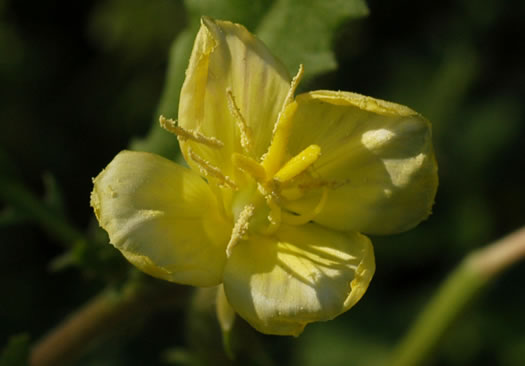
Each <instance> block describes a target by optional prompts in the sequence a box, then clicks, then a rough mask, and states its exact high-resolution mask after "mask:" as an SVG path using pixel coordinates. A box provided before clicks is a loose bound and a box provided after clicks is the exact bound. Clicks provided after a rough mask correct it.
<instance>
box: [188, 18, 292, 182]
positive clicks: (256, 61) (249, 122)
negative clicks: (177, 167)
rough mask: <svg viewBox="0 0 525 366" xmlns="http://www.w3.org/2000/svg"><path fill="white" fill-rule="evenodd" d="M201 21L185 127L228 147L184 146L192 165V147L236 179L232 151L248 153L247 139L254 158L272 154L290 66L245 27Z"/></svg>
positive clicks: (190, 74) (191, 62) (216, 21)
mask: <svg viewBox="0 0 525 366" xmlns="http://www.w3.org/2000/svg"><path fill="white" fill-rule="evenodd" d="M201 23H202V25H201V28H200V30H199V33H198V34H197V38H196V40H195V44H194V48H193V52H192V55H191V58H190V64H189V67H188V70H187V71H186V79H185V81H184V85H183V87H182V90H181V96H180V106H179V116H178V119H179V125H180V126H181V127H183V128H185V129H188V130H195V131H198V132H199V133H201V134H203V135H204V136H209V137H212V136H213V137H216V138H217V139H219V140H220V141H222V142H223V143H224V147H222V148H220V149H213V148H210V147H206V146H204V145H202V144H198V143H195V142H193V141H191V142H190V141H187V142H183V143H182V146H181V147H182V150H183V152H184V154H185V157H186V160H188V162H189V163H190V165H192V164H193V163H192V161H191V159H189V156H188V147H190V146H191V148H192V149H193V151H195V153H196V154H198V155H200V156H201V157H202V158H204V159H206V160H207V161H209V162H210V163H211V164H212V165H214V166H216V167H218V168H219V169H220V170H221V171H222V172H223V174H225V175H229V176H231V175H232V174H233V173H232V170H233V167H232V163H231V156H232V153H233V152H243V153H244V152H245V148H243V146H241V141H242V140H244V141H245V142H246V141H248V142H249V143H251V145H252V154H251V155H252V157H255V158H259V157H260V156H261V155H262V154H263V153H265V152H266V150H267V148H268V145H269V143H270V140H271V135H272V129H273V125H274V123H275V122H276V120H277V116H278V113H279V111H280V109H281V107H282V105H283V102H284V99H285V97H286V93H287V91H288V88H289V80H290V79H289V76H288V73H287V71H286V69H285V68H284V66H283V65H282V64H281V63H280V62H279V61H278V60H277V59H276V58H274V57H273V56H272V54H271V53H270V51H269V50H268V49H267V48H266V46H265V45H264V44H263V43H262V42H261V41H259V40H258V39H257V38H256V37H254V36H253V35H252V34H251V33H250V32H248V31H247V30H246V28H244V27H243V26H241V25H239V24H234V23H230V22H227V21H219V20H213V19H211V18H207V17H204V18H202V21H201ZM237 112H239V113H237ZM239 115H240V116H241V117H242V118H239ZM243 120H244V123H243ZM250 141H251V142H250ZM248 145H249V144H248ZM248 149H249V146H248Z"/></svg>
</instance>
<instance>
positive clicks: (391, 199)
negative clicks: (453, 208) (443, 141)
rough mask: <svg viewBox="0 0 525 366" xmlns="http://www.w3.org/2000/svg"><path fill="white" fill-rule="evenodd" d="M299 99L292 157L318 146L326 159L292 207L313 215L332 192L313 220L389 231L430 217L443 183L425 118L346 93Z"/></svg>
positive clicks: (316, 166)
mask: <svg viewBox="0 0 525 366" xmlns="http://www.w3.org/2000/svg"><path fill="white" fill-rule="evenodd" d="M296 100H297V103H298V109H297V112H296V114H295V115H294V121H293V130H292V133H291V136H292V138H291V139H290V143H289V146H288V149H289V153H290V155H291V156H294V155H296V154H297V153H298V152H300V151H302V150H303V149H304V148H305V147H306V146H309V145H311V144H316V145H319V146H320V147H321V157H320V158H319V159H318V160H317V161H316V162H315V163H314V164H313V165H312V166H311V168H310V176H309V177H308V178H307V179H305V181H304V182H303V183H302V184H303V187H310V188H311V189H309V190H308V189H307V190H306V191H307V193H306V195H305V196H304V197H303V198H302V199H299V200H296V201H293V202H289V203H288V204H287V207H288V208H289V209H290V210H292V211H295V212H297V213H299V214H306V213H308V212H312V210H314V208H315V207H316V206H317V205H318V204H319V202H320V200H321V197H322V195H323V194H322V191H323V189H328V195H327V199H326V203H325V204H324V206H323V208H322V210H321V212H320V213H318V215H317V216H316V217H315V222H318V223H320V224H322V225H324V226H327V227H330V228H334V229H337V230H357V231H361V232H365V233H370V234H389V233H395V232H401V231H405V230H408V229H410V228H412V227H413V226H415V225H417V224H418V223H419V222H420V221H421V220H423V219H425V218H426V217H427V216H428V215H429V213H430V209H431V207H432V204H433V202H434V196H435V194H436V189H437V182H438V180H437V164H436V161H435V158H434V152H433V148H432V138H431V129H430V123H429V122H428V121H427V120H426V119H424V118H423V117H422V116H420V115H419V114H417V113H416V112H414V111H412V110H411V109H409V108H407V107H404V106H401V105H398V104H394V103H389V102H385V101H382V100H378V99H373V98H370V97H365V96H362V95H359V94H354V93H348V92H332V91H315V92H310V93H306V94H302V95H299V96H298V97H297V99H296ZM303 179H304V177H303ZM323 187H324V188H323Z"/></svg>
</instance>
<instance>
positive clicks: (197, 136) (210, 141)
mask: <svg viewBox="0 0 525 366" xmlns="http://www.w3.org/2000/svg"><path fill="white" fill-rule="evenodd" d="M159 122H160V125H161V127H162V128H164V129H165V130H166V131H169V132H171V133H173V134H175V135H177V137H178V138H179V139H180V140H183V141H184V140H191V141H195V142H198V143H200V144H203V145H206V146H210V147H213V148H216V149H220V148H221V147H223V146H224V143H223V142H222V141H221V140H219V139H218V138H215V137H207V136H204V135H203V134H202V133H200V132H197V131H192V130H186V129H184V128H182V127H180V126H177V122H176V121H174V120H172V119H166V118H165V117H164V116H160V118H159Z"/></svg>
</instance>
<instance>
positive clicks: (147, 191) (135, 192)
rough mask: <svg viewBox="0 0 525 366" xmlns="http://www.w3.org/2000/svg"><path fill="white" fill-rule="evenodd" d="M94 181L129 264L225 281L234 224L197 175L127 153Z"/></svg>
mask: <svg viewBox="0 0 525 366" xmlns="http://www.w3.org/2000/svg"><path fill="white" fill-rule="evenodd" d="M94 184H95V186H94V189H93V192H92V193H91V205H92V206H93V208H94V209H95V214H96V216H97V218H98V221H99V223H100V226H102V227H103V228H104V229H105V230H106V231H107V232H108V233H109V238H110V242H111V244H113V245H114V246H115V247H116V248H117V249H119V250H120V251H121V252H122V254H123V255H124V256H125V257H126V258H127V259H128V260H129V261H130V262H131V263H133V264H134V265H135V266H137V267H138V268H139V269H141V270H142V271H144V272H146V273H148V274H150V275H152V276H155V277H159V278H162V279H165V280H168V281H172V282H177V283H182V284H189V285H195V286H211V285H216V284H218V283H220V282H221V281H222V272H223V269H224V263H225V260H226V256H225V250H226V243H227V242H228V238H229V236H230V233H231V227H232V225H231V224H229V223H227V222H225V220H224V219H223V218H222V217H221V215H220V212H219V208H218V206H217V203H216V200H215V197H214V196H213V194H212V193H211V191H210V188H209V187H208V185H207V184H206V183H205V182H204V180H202V178H200V177H199V176H198V175H197V174H196V173H194V172H193V171H191V170H189V169H187V168H184V167H181V166H179V165H177V164H175V163H173V162H171V161H169V160H167V159H164V158H162V157H160V156H157V155H154V154H149V153H140V152H131V151H123V152H121V153H119V154H118V155H117V156H116V157H115V158H114V159H113V161H112V162H111V163H110V164H109V165H108V166H107V167H106V169H105V170H103V171H102V172H101V173H100V174H99V175H98V177H97V178H96V179H95V180H94Z"/></svg>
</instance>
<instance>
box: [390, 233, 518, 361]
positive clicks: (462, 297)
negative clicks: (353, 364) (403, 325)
mask: <svg viewBox="0 0 525 366" xmlns="http://www.w3.org/2000/svg"><path fill="white" fill-rule="evenodd" d="M524 258H525V227H523V228H521V229H519V230H517V231H515V232H514V233H512V234H509V235H508V236H506V237H504V238H502V239H500V240H498V241H496V242H494V243H492V244H490V245H488V246H487V247H485V248H482V249H479V250H476V251H474V252H472V253H471V254H469V255H468V256H467V257H466V258H465V259H464V260H463V261H462V262H461V263H460V264H459V266H458V267H457V268H456V269H455V270H454V271H453V272H452V273H451V274H450V275H449V277H448V278H447V279H446V280H445V282H444V283H443V284H442V285H441V288H440V289H439V290H438V292H437V294H436V295H435V296H434V297H433V298H432V299H431V300H430V302H429V303H428V304H427V306H426V307H425V309H424V310H423V312H422V313H421V314H420V315H419V317H418V318H417V320H416V321H415V323H414V325H413V326H412V328H411V329H410V330H409V332H408V333H407V335H406V336H405V337H404V339H402V340H401V342H400V344H399V345H398V346H397V347H396V349H395V350H394V354H393V358H392V362H390V363H388V364H389V365H393V366H416V365H420V364H421V363H422V362H423V361H424V360H425V358H426V357H427V356H428V355H429V353H430V352H431V351H432V350H433V349H434V347H435V346H436V345H437V343H438V341H439V340H440V339H441V337H442V336H443V334H444V332H445V331H446V330H447V329H448V328H449V326H450V325H451V324H452V323H453V322H454V320H455V319H457V317H458V316H459V314H460V313H461V311H462V310H464V309H465V308H466V306H467V305H468V304H469V303H470V300H472V299H473V298H474V296H475V295H476V294H478V293H479V292H480V290H482V289H483V288H484V287H485V286H486V285H487V284H488V283H489V282H490V280H492V279H493V278H495V277H496V276H497V275H498V274H500V273H501V272H502V271H503V270H505V269H507V268H508V267H510V266H511V265H512V264H514V263H515V262H517V261H519V260H522V259H524Z"/></svg>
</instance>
